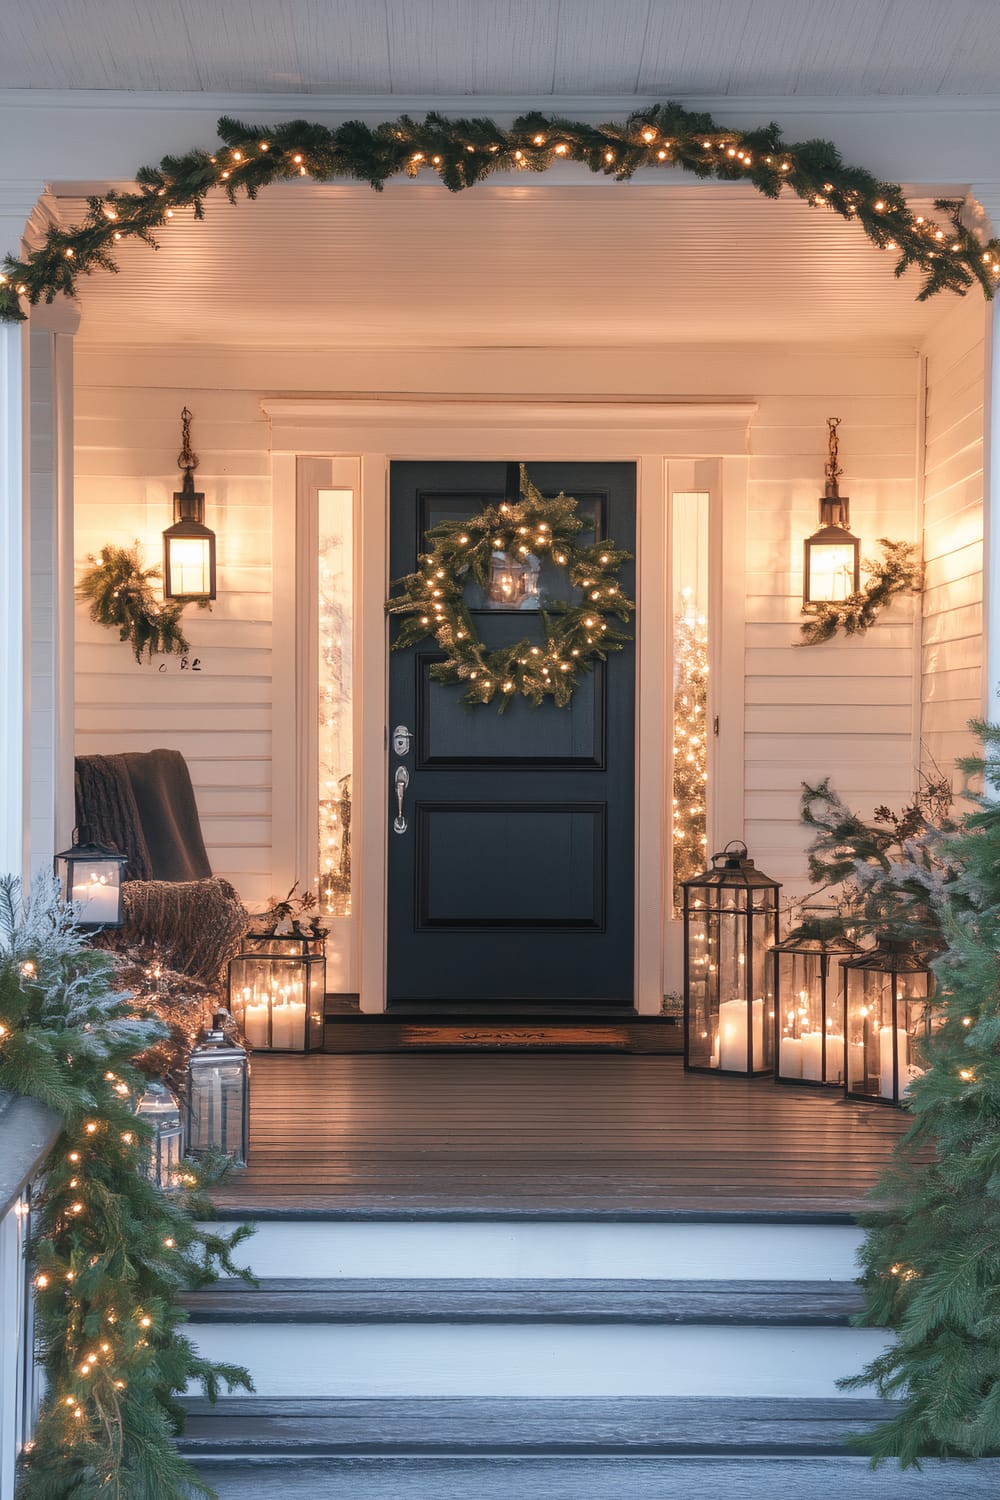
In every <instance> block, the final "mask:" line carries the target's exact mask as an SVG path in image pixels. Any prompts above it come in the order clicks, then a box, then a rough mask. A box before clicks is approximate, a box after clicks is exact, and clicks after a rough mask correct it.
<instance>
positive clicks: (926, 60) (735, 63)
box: [0, 0, 997, 97]
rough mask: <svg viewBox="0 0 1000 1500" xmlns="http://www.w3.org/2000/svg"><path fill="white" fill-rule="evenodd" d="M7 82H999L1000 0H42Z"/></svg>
mask: <svg viewBox="0 0 1000 1500" xmlns="http://www.w3.org/2000/svg"><path fill="white" fill-rule="evenodd" d="M0 87H5V88H48V89H152V90H157V89H166V90H169V89H183V90H196V91H216V92H239V91H244V92H271V93H274V92H277V93H286V94H287V93H304V94H315V93H347V94H397V95H399V94H413V95H430V96H433V95H441V94H452V95H464V94H498V95H524V94H531V95H535V96H544V95H551V94H559V93H563V94H567V93H583V94H594V95H600V94H604V95H609V94H619V95H642V94H645V95H649V94H654V95H655V94H660V93H663V92H669V93H670V94H671V95H672V96H675V97H676V96H677V95H683V94H688V95H696V94H702V95H730V96H734V97H740V96H743V97H747V96H750V97H754V96H757V97H759V96H761V95H767V94H775V95H796V94H820V95H846V96H858V95H866V94H889V95H914V94H952V95H956V94H977V93H978V94H984V93H992V92H995V91H996V89H997V69H996V12H995V7H994V6H992V5H991V4H990V3H989V0H949V3H948V4H947V5H943V4H941V3H940V0H700V3H697V4H695V3H693V0H687V3H686V4H685V3H667V0H615V4H613V5H612V4H609V3H608V0H567V3H564V4H559V3H557V0H544V3H543V0H334V3H332V4H331V3H330V0H284V3H283V4H282V5H280V6H278V5H273V4H271V5H267V4H264V5H248V4H232V3H231V0H227V3H224V4H220V3H219V0H157V4H155V5H152V4H146V3H135V0H101V3H100V4H98V5H95V4H94V0H34V3H33V4H32V5H30V6H24V5H22V6H18V7H15V8H12V10H11V12H10V14H9V16H8V17H7V18H6V20H5V25H4V45H3V50H2V55H0Z"/></svg>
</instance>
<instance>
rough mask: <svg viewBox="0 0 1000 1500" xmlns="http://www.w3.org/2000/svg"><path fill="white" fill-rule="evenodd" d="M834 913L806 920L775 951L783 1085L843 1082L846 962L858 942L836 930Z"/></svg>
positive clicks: (778, 1068) (777, 1072) (777, 1059)
mask: <svg viewBox="0 0 1000 1500" xmlns="http://www.w3.org/2000/svg"><path fill="white" fill-rule="evenodd" d="M832 916H833V913H832V911H830V912H825V911H821V910H820V909H819V908H814V909H813V910H811V911H806V912H803V913H802V920H801V922H800V924H799V926H798V927H796V928H795V930H794V932H791V933H789V935H788V937H786V938H785V940H784V942H781V943H776V944H775V946H774V948H773V950H772V955H771V956H772V958H773V961H774V1076H775V1078H776V1079H777V1080H778V1082H779V1083H817V1084H822V1085H825V1086H826V1087H828V1088H841V1089H842V1088H843V1086H844V993H843V985H842V983H841V978H840V965H841V961H842V960H843V959H845V958H850V957H851V955H852V954H854V953H857V952H858V945H857V943H852V942H851V940H850V938H847V937H844V936H843V935H842V934H840V933H838V932H836V931H833V930H831V929H832V926H833V923H832Z"/></svg>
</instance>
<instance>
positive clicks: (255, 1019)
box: [242, 985, 269, 1048]
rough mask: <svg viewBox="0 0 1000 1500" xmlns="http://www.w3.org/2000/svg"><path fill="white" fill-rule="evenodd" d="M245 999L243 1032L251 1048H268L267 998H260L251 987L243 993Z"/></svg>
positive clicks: (247, 987)
mask: <svg viewBox="0 0 1000 1500" xmlns="http://www.w3.org/2000/svg"><path fill="white" fill-rule="evenodd" d="M242 997H243V1030H244V1032H245V1034H246V1039H247V1041H248V1042H249V1043H250V1045H251V1047H257V1048H261V1047H266V1046H267V1045H268V1037H267V1013H268V1009H269V1006H268V1003H267V996H266V995H265V996H258V995H257V993H256V990H253V991H251V989H250V987H249V985H247V986H246V988H245V989H244V990H243V992H242Z"/></svg>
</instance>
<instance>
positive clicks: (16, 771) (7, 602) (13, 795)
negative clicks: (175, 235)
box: [0, 181, 42, 875]
mask: <svg viewBox="0 0 1000 1500" xmlns="http://www.w3.org/2000/svg"><path fill="white" fill-rule="evenodd" d="M41 188H42V184H41V183H34V182H24V181H19V182H7V183H3V182H0V245H2V246H3V249H4V253H6V252H7V251H8V250H9V251H10V252H11V253H14V254H19V253H20V249H21V243H22V239H23V236H24V233H25V227H26V224H27V220H28V216H29V214H30V213H31V211H32V208H33V206H34V204H35V202H36V201H37V199H38V196H39V193H40V192H41ZM27 390H28V333H27V325H26V324H24V323H2V324H0V874H6V873H11V874H15V875H21V874H25V873H27V851H28V837H27V832H28V830H27V820H28V788H27V784H26V771H27V765H28V749H29V739H28V736H29V713H30V702H29V697H28V693H29V680H30V679H29V673H28V642H29V639H30V626H29V621H30V575H29V570H28V547H27V534H26V525H25V516H26V512H27V499H28V454H29V451H30V450H29V410H30V403H29V401H28V399H27Z"/></svg>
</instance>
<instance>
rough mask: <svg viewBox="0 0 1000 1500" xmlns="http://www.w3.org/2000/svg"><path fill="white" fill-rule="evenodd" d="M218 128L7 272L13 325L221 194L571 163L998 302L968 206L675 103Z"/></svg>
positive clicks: (987, 254) (2, 283) (996, 247)
mask: <svg viewBox="0 0 1000 1500" xmlns="http://www.w3.org/2000/svg"><path fill="white" fill-rule="evenodd" d="M218 132H219V136H220V138H221V140H222V143H223V148H222V150H221V151H218V150H217V151H216V152H215V153H211V152H207V151H204V150H192V151H189V152H187V153H186V154H185V155H183V156H165V157H164V158H163V159H162V161H161V162H160V164H159V166H156V167H142V168H140V170H139V172H138V173H137V174H136V188H135V190H133V191H128V192H118V191H114V192H109V193H107V194H105V195H104V196H103V197H93V198H90V199H89V200H88V213H87V215H86V217H85V218H84V219H83V221H82V222H80V223H79V224H76V225H73V226H71V227H70V228H62V227H59V226H56V225H52V226H50V228H49V229H48V231H47V232H46V235H45V238H44V240H43V242H42V244H41V245H40V246H38V248H36V249H35V250H33V251H32V252H31V254H30V255H28V257H27V258H26V259H25V260H23V261H21V260H18V259H16V258H14V257H13V256H8V257H7V258H6V260H5V261H4V263H3V270H2V273H0V322H2V321H6V322H17V321H20V320H21V319H23V317H24V312H23V310H22V307H21V299H22V298H26V299H27V301H28V302H29V304H31V305H34V304H36V303H38V302H40V301H47V302H51V301H52V300H53V298H54V297H56V296H57V295H59V294H60V293H65V294H66V295H68V296H72V295H74V293H75V291H76V287H77V281H78V278H79V277H80V276H81V275H89V274H91V273H92V272H94V271H97V270H101V269H103V270H114V269H116V263H115V259H114V250H115V247H116V245H119V244H121V243H122V242H124V241H125V240H128V239H138V240H142V241H144V242H145V243H146V244H149V245H155V243H156V240H155V235H156V232H157V231H159V230H161V229H163V228H164V227H165V226H167V225H168V224H169V223H170V221H171V219H173V218H174V217H175V215H176V213H177V211H178V210H179V209H188V208H190V209H191V210H192V211H193V213H194V217H195V218H196V219H202V218H204V215H205V204H206V202H207V200H208V198H209V195H210V194H211V193H212V192H214V191H216V190H217V189H219V188H221V189H222V190H223V191H224V192H225V193H226V195H227V196H228V198H229V199H230V201H231V202H235V201H236V200H237V198H238V197H239V196H241V195H246V196H247V197H248V198H255V197H256V195H257V193H258V192H259V191H260V190H261V189H262V188H264V187H268V186H269V185H270V184H271V183H273V182H278V181H286V180H289V179H294V178H299V179H301V178H305V177H308V178H311V179H312V180H314V181H316V182H327V181H330V180H332V179H335V178H347V179H350V180H354V181H357V182H367V183H368V184H369V185H370V186H371V187H373V188H376V189H380V188H382V187H383V186H384V184H385V183H386V182H388V181H390V180H391V179H392V178H393V177H397V176H400V175H407V176H410V177H415V176H418V175H419V174H420V172H422V171H433V172H434V173H435V174H436V175H437V176H438V177H439V179H440V181H441V182H442V183H443V184H444V186H445V187H446V188H448V189H449V190H450V191H452V192H460V191H462V190H463V189H465V188H469V187H473V186H475V185H476V184H477V183H478V182H481V181H483V180H484V179H485V178H487V177H489V176H491V175H493V174H494V173H496V172H509V171H534V172H544V171H547V170H548V169H549V167H550V166H552V165H553V164H554V163H555V162H564V161H574V162H578V163H579V164H581V165H582V166H585V167H587V168H588V169H589V170H590V171H592V172H601V173H603V174H604V175H605V176H610V177H614V178H615V179H617V180H618V181H627V180H628V179H629V178H631V177H633V176H634V175H635V173H636V172H638V171H641V170H645V169H647V168H656V167H669V168H671V169H674V168H676V169H679V170H681V171H685V172H691V173H694V175H696V176H698V177H714V178H716V179H717V180H719V181H723V182H749V183H750V184H751V185H752V186H753V187H755V188H756V189H757V191H758V192H761V193H763V194H764V195H765V196H766V197H769V198H777V197H778V196H780V194H781V192H782V191H783V190H785V189H788V190H789V191H791V192H792V193H794V194H795V195H796V196H797V197H799V198H801V199H803V200H804V201H805V202H807V203H810V204H812V205H813V206H815V207H821V208H826V209H827V210H828V211H830V212H831V213H836V214H838V215H839V216H840V217H841V218H843V219H844V220H845V221H848V222H853V223H857V224H859V225H860V227H861V228H862V229H863V231H864V233H865V234H866V235H867V236H868V238H869V239H870V240H871V241H872V243H873V244H874V245H876V246H877V247H878V248H879V249H882V250H887V251H890V252H892V253H893V254H895V255H897V256H898V260H897V263H896V273H897V275H901V274H902V273H903V272H904V271H905V270H907V268H908V267H910V266H915V267H917V269H918V270H920V271H922V272H923V275H924V281H923V286H922V288H921V291H920V293H919V298H920V300H924V299H925V298H927V297H930V296H933V295H935V294H936V293H937V292H940V291H952V292H957V293H959V294H963V293H965V292H966V291H968V289H969V288H970V287H972V286H973V285H975V284H976V283H977V282H978V284H979V285H980V286H981V287H982V289H983V292H984V293H985V295H986V296H987V297H988V298H989V297H992V295H993V292H994V288H995V286H996V284H997V281H998V280H1000V239H998V238H993V239H991V240H989V241H982V240H980V239H979V238H977V236H976V235H975V234H974V233H973V232H972V231H971V230H969V229H967V228H966V227H965V225H963V224H962V222H961V219H960V214H961V211H962V207H963V204H962V203H961V202H960V201H957V200H951V199H939V200H937V204H936V207H937V209H938V211H939V212H940V214H941V215H942V216H943V218H942V221H941V222H938V221H936V220H932V219H928V218H927V217H926V216H925V215H922V214H914V212H913V210H912V209H911V208H910V207H909V205H908V204H907V203H906V200H905V198H904V196H903V192H902V189H901V188H900V187H899V186H898V185H897V184H895V183H886V182H879V181H878V179H877V178H876V177H874V176H873V175H872V174H871V173H870V172H867V171H865V170H864V169H863V168H859V167H852V166H849V165H847V164H845V163H844V162H843V161H842V160H841V158H840V154H839V152H838V151H837V148H836V146H835V145H834V144H833V143H832V142H830V141H822V140H817V141H803V142H799V143H797V144H794V145H786V144H785V142H784V141H783V140H782V137H781V132H780V130H779V129H778V127H777V126H776V125H773V124H771V125H766V126H762V127H760V128H757V129H754V130H746V131H734V130H722V129H720V128H719V126H717V125H716V123H715V121H714V120H712V118H711V116H710V115H707V114H705V113H703V112H696V111H691V110H686V109H684V108H683V107H682V106H681V105H679V104H675V103H668V104H658V105H654V106H652V107H650V108H649V109H646V110H642V111H640V112H638V113H636V114H634V115H632V116H630V117H629V118H628V119H627V120H625V121H623V122H612V123H608V124H603V125H591V124H588V123H585V122H582V121H573V120H563V119H560V120H553V119H549V118H548V117H547V116H545V115H541V114H537V113H533V114H529V115H523V116H521V117H520V118H519V119H517V120H515V122H514V124H513V126H512V127H511V129H510V130H502V129H501V128H500V127H499V126H498V125H496V124H495V122H494V121H492V120H488V119H477V120H464V119H456V120H449V119H445V118H444V116H442V115H439V114H429V115H427V116H426V118H425V119H424V120H423V121H417V120H413V119H411V118H410V117H409V116H406V115H404V116H401V117H400V118H399V119H398V120H395V121H389V122H384V123H382V124H379V125H374V126H369V125H366V124H363V123H362V122H359V121H357V120H355V121H349V122H347V123H346V124H343V125H340V126H338V127H335V128H329V127H327V126H323V125H319V124H314V123H311V122H309V121H303V120H293V121H289V122H287V123H285V124H282V125H278V126H276V127H275V128H274V129H273V130H269V131H268V132H267V133H266V137H265V134H264V132H263V131H262V130H261V129H260V128H259V127H255V126H253V125H249V124H244V123H242V122H241V121H239V120H234V119H231V118H229V117H223V118H222V119H221V120H220V121H219V122H218Z"/></svg>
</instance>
